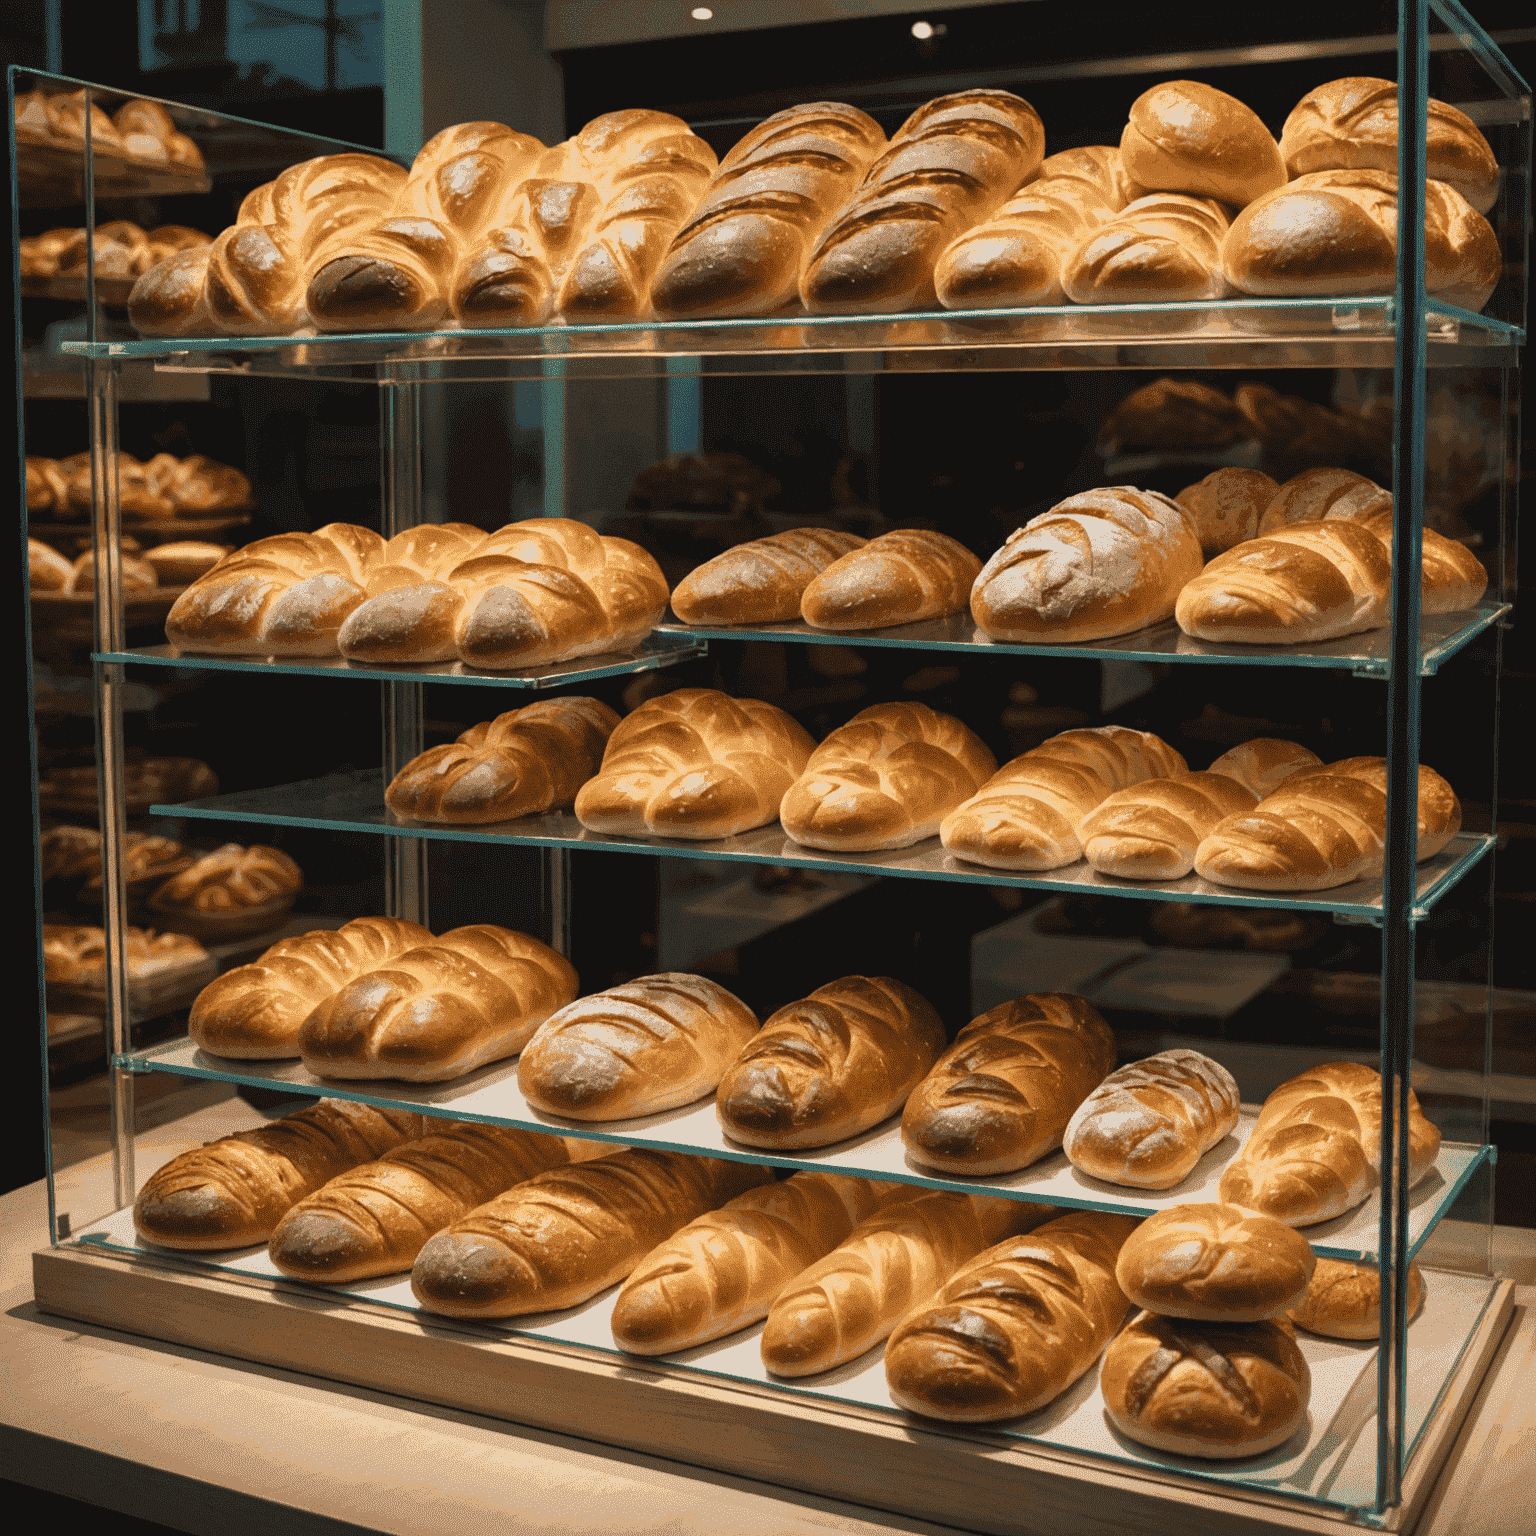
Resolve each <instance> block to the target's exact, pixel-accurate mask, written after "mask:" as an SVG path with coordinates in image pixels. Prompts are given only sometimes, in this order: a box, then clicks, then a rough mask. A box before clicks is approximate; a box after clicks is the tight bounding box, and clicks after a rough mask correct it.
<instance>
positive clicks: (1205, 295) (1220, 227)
mask: <svg viewBox="0 0 1536 1536" xmlns="http://www.w3.org/2000/svg"><path fill="white" fill-rule="evenodd" d="M1226 233H1227V215H1226V211H1225V209H1223V207H1222V206H1221V204H1220V203H1217V202H1213V201H1212V200H1211V199H1210V198H1208V197H1187V196H1185V195H1184V194H1183V193H1179V192H1149V193H1148V194H1147V195H1146V196H1145V197H1139V198H1137V199H1136V201H1135V202H1134V203H1130V204H1128V205H1127V206H1126V207H1125V208H1124V209H1122V210H1121V211H1120V212H1119V213H1118V214H1116V215H1115V216H1114V217H1113V218H1112V219H1110V220H1108V221H1107V222H1106V223H1104V224H1102V225H1100V226H1099V228H1098V229H1096V230H1094V231H1092V232H1091V233H1089V234H1088V235H1086V236H1085V237H1084V238H1083V239H1081V240H1079V241H1078V242H1077V244H1075V245H1074V246H1073V247H1072V250H1071V251H1070V252H1069V253H1068V255H1067V257H1066V259H1065V261H1064V262H1063V264H1062V274H1061V283H1062V287H1063V288H1064V289H1065V290H1066V295H1067V297H1068V298H1069V299H1071V300H1072V301H1073V303H1075V304H1194V303H1198V302H1200V301H1201V300H1203V299H1219V298H1221V296H1222V295H1223V294H1224V293H1225V292H1226V287H1227V285H1226V279H1225V277H1224V276H1223V274H1222V269H1221V243H1222V240H1223V239H1224V238H1225V237H1226Z"/></svg>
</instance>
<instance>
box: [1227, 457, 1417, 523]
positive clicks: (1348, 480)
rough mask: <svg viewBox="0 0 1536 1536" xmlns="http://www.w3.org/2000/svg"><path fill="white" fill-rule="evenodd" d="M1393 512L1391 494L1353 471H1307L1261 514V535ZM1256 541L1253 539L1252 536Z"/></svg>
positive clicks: (1276, 494) (1288, 483) (1279, 489)
mask: <svg viewBox="0 0 1536 1536" xmlns="http://www.w3.org/2000/svg"><path fill="white" fill-rule="evenodd" d="M1383 509H1385V510H1386V511H1388V512H1390V511H1391V510H1392V493H1391V491H1384V490H1383V489H1382V488H1381V487H1380V486H1379V485H1377V484H1376V482H1375V481H1374V480H1369V479H1367V478H1366V477H1365V476H1364V475H1357V474H1356V473H1355V472H1354V470H1352V469H1332V468H1325V467H1319V468H1317V469H1304V470H1302V472H1301V473H1300V474H1299V475H1292V476H1291V478H1290V479H1289V480H1287V481H1286V482H1285V484H1284V485H1281V486H1278V487H1276V489H1275V492H1274V494H1273V495H1272V496H1271V497H1270V499H1269V501H1268V502H1267V503H1266V505H1265V506H1264V508H1263V510H1262V514H1261V516H1260V518H1259V527H1258V532H1259V533H1260V534H1267V533H1273V532H1274V531H1275V530H1276V529H1277V528H1289V527H1290V526H1291V524H1292V523H1316V522H1321V521H1322V519H1323V518H1325V517H1328V516H1330V515H1333V516H1337V517H1343V518H1346V519H1348V520H1349V521H1351V522H1354V521H1358V520H1359V519H1360V518H1363V517H1367V516H1369V515H1370V514H1371V513H1373V512H1380V511H1382V510H1383ZM1250 537H1253V535H1250Z"/></svg>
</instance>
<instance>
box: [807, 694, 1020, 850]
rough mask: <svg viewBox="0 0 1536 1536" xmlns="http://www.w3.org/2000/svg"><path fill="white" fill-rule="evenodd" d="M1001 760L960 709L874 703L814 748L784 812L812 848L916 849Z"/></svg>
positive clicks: (974, 791)
mask: <svg viewBox="0 0 1536 1536" xmlns="http://www.w3.org/2000/svg"><path fill="white" fill-rule="evenodd" d="M996 766H997V764H996V760H995V759H994V758H993V756H992V754H991V752H989V751H988V750H987V748H986V746H985V745H984V744H983V743H982V741H981V740H980V738H979V737H977V736H975V735H973V734H972V733H971V732H970V730H968V729H967V728H966V727H965V726H964V725H962V724H961V723H960V721H958V720H956V719H955V718H954V717H953V716H952V715H941V714H939V713H938V712H937V711H935V710H932V709H929V708H928V707H927V705H925V704H872V705H871V706H870V707H869V708H868V709H866V710H862V711H861V712H860V713H859V714H857V715H855V716H854V717H853V719H852V720H850V721H849V722H848V724H847V725H844V726H840V727H839V728H838V729H837V730H835V731H833V732H832V734H831V735H830V736H828V737H827V739H826V740H825V741H823V742H822V744H821V745H820V746H819V747H817V748H816V750H815V751H814V752H813V753H811V755H810V758H809V760H808V761H807V762H806V764H805V767H804V769H803V770H802V772H801V774H800V777H799V778H798V779H796V780H795V782H794V783H793V784H792V785H791V786H790V788H789V790H788V791H787V792H786V794H785V796H784V800H783V803H782V804H781V805H780V807H779V819H780V820H781V821H782V822H783V823H784V830H785V831H786V832H787V833H788V834H789V836H790V837H791V838H792V839H793V840H794V841H795V842H797V843H799V844H801V845H802V846H803V847H806V848H827V849H831V850H832V851H833V852H835V853H863V852H868V851H871V850H874V849H883V848H910V847H911V846H912V844H913V843H920V842H921V841H922V840H923V839H924V838H925V837H932V836H933V835H934V833H935V832H937V831H938V830H939V824H940V822H942V821H943V820H944V818H945V816H947V815H948V814H949V812H950V811H952V810H953V809H954V808H955V807H956V806H958V805H960V804H961V803H962V802H964V801H966V800H968V799H970V797H971V796H972V795H974V794H975V793H976V791H977V790H978V789H980V788H981V786H982V784H983V783H984V782H985V781H986V779H987V777H988V775H989V774H990V773H991V772H992V770H993V769H994V768H995V767H996Z"/></svg>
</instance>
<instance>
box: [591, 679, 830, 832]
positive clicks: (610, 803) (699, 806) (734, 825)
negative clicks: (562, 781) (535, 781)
mask: <svg viewBox="0 0 1536 1536" xmlns="http://www.w3.org/2000/svg"><path fill="white" fill-rule="evenodd" d="M814 749H815V743H814V742H813V741H812V739H811V737H810V735H809V734H808V733H807V732H806V730H805V729H804V727H803V726H801V725H800V724H799V723H798V722H797V721H795V720H794V719H793V718H792V717H791V716H789V715H787V714H785V713H784V711H783V710H782V709H779V708H778V707H777V706H776V705H773V704H765V703H763V702H762V701H761V700H759V699H733V698H731V697H730V695H729V694H725V693H721V692H720V691H719V690H718V689H714V688H679V689H678V690H677V691H676V692H675V693H667V694H663V695H662V696H661V697H660V698H659V699H650V700H647V701H646V703H644V704H642V705H641V706H640V707H639V708H638V709H637V710H636V711H635V712H634V713H633V714H632V715H629V716H627V717H626V718H625V719H624V720H623V721H621V722H620V723H619V725H618V726H617V727H616V728H615V729H614V732H613V734H612V735H611V736H610V737H609V738H608V746H607V748H606V750H605V751H604V753H603V762H602V767H601V768H600V769H599V771H598V773H597V774H596V776H595V777H593V778H591V779H589V780H588V781H587V783H586V784H584V785H583V786H582V788H581V791H580V793H578V794H577V796H576V817H577V820H579V821H580V822H581V824H582V826H584V827H586V828H587V829H588V830H589V831H592V832H606V833H609V834H613V835H619V836H624V835H627V836H636V837H644V836H652V837H679V838H688V839H690V840H694V841H697V840H700V839H710V838H717V837H731V836H733V835H734V834H735V833H737V832H748V831H750V830H751V829H752V828H753V827H761V826H764V825H766V824H767V823H768V822H770V821H773V820H774V819H775V817H777V816H778V814H779V807H780V802H781V801H782V800H783V799H784V796H785V794H786V793H787V792H788V791H789V788H790V786H791V785H792V784H793V783H794V782H795V778H796V775H797V774H799V773H800V772H801V771H802V770H803V769H804V768H805V766H806V764H807V762H808V761H809V760H810V757H811V753H812V751H813V750H814Z"/></svg>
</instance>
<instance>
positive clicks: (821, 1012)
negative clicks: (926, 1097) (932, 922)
mask: <svg viewBox="0 0 1536 1536" xmlns="http://www.w3.org/2000/svg"><path fill="white" fill-rule="evenodd" d="M943 1049H944V1025H943V1022H942V1021H941V1020H940V1018H939V1016H938V1014H937V1013H935V1012H934V1010H933V1005H932V1004H931V1003H929V1001H928V1000H927V998H925V997H922V996H920V995H919V994H918V993H916V992H914V991H913V990H912V988H911V987H909V986H907V985H905V984H904V983H903V982H900V981H895V980H893V979H892V978H891V977H889V976H844V977H843V978H841V980H838V981H831V982H828V983H827V984H826V986H824V987H817V989H816V990H815V991H814V992H812V993H811V995H810V996H809V997H807V998H802V999H801V1000H800V1001H799V1002H794V1003H788V1004H786V1005H785V1006H784V1007H783V1008H780V1009H779V1010H778V1011H777V1012H776V1013H774V1014H773V1015H772V1016H771V1017H770V1018H769V1019H768V1021H767V1023H765V1024H764V1025H763V1027H762V1030H761V1031H760V1032H759V1033H757V1034H756V1035H755V1036H754V1037H753V1038H751V1039H749V1040H748V1041H747V1042H746V1044H745V1045H744V1046H743V1047H742V1049H741V1051H740V1053H739V1054H738V1055H737V1057H736V1059H735V1060H734V1062H732V1063H731V1064H730V1066H729V1068H728V1070H727V1071H726V1072H725V1074H724V1076H723V1077H722V1078H721V1080H720V1090H719V1093H718V1095H717V1096H716V1099H715V1110H716V1113H717V1114H718V1115H719V1117H720V1124H721V1126H722V1127H723V1128H724V1130H725V1134H726V1135H727V1136H729V1137H730V1138H731V1139H732V1140H733V1141H739V1142H744V1143H745V1144H746V1145H747V1146H749V1147H825V1146H830V1145H831V1144H832V1143H833V1142H836V1141H845V1140H846V1139H847V1138H848V1137H850V1136H857V1135H858V1134H859V1132H861V1131H866V1130H868V1129H869V1127H870V1126H872V1125H878V1124H879V1123H880V1122H881V1121H882V1120H884V1119H886V1118H888V1117H889V1116H891V1115H893V1114H895V1113H896V1112H897V1110H899V1109H900V1108H901V1106H902V1104H903V1103H905V1102H906V1098H907V1095H908V1094H909V1093H911V1092H912V1090H913V1089H914V1088H915V1087H916V1086H917V1084H918V1083H919V1082H920V1081H921V1080H922V1078H923V1075H924V1074H925V1073H926V1072H927V1071H928V1069H929V1068H930V1067H931V1066H932V1065H933V1064H934V1062H935V1061H937V1060H938V1057H939V1053H940V1052H941V1051H942V1050H943Z"/></svg>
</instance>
